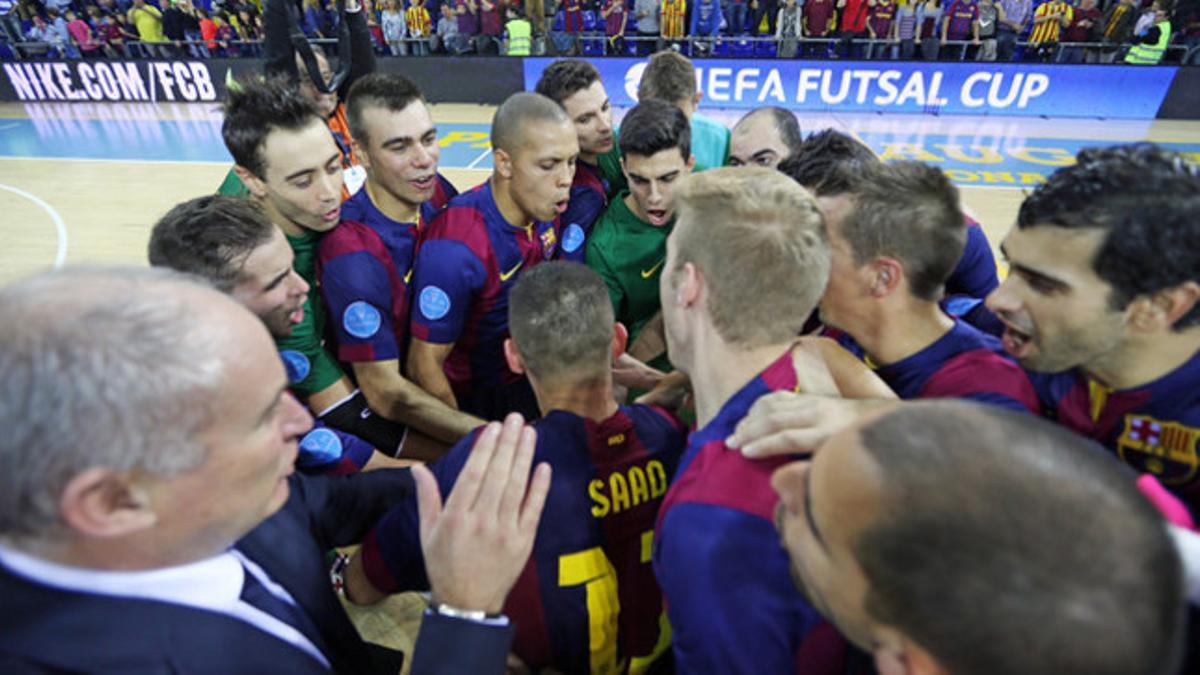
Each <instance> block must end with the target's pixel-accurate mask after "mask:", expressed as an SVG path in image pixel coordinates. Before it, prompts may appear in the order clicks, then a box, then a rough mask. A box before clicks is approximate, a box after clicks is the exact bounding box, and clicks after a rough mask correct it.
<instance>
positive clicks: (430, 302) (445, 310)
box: [418, 286, 450, 321]
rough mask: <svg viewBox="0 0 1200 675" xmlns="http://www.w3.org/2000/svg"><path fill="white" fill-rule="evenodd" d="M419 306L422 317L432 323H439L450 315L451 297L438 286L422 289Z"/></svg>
mask: <svg viewBox="0 0 1200 675" xmlns="http://www.w3.org/2000/svg"><path fill="white" fill-rule="evenodd" d="M418 304H420V306H421V314H422V316H424V317H425V318H426V319H429V320H430V321H437V320H438V319H440V318H442V317H444V316H446V315H447V314H449V313H450V296H449V295H446V291H443V290H442V289H440V288H438V287H437V286H426V287H425V288H422V289H421V296H420V301H419V303H418Z"/></svg>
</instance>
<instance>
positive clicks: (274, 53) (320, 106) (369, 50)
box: [217, 0, 375, 198]
mask: <svg viewBox="0 0 1200 675" xmlns="http://www.w3.org/2000/svg"><path fill="white" fill-rule="evenodd" d="M286 7H287V0H283V1H281V2H271V3H267V5H266V6H265V7H264V16H263V19H264V24H265V29H266V31H267V34H266V37H265V43H264V44H265V46H266V49H267V52H268V53H267V55H266V59H267V63H266V71H267V77H268V78H272V79H279V80H280V81H283V82H290V83H293V85H294V86H296V87H298V88H299V91H300V94H301V95H302V96H304V97H305V98H307V99H308V100H309V101H311V102H312V104H313V105H314V106H316V108H317V112H318V114H319V115H320V116H321V119H323V120H325V122H326V124H327V125H328V127H329V132H330V133H331V134H332V135H333V140H334V142H335V143H337V146H338V148H339V149H340V150H341V151H342V170H343V172H344V174H345V183H344V185H343V187H342V196H343V198H348V197H349V196H350V195H352V194H354V193H355V192H357V191H358V189H359V187H361V186H362V184H363V181H365V180H366V172H365V171H364V169H363V167H362V165H361V164H360V162H359V159H358V157H357V156H356V155H355V151H354V146H353V139H352V137H351V133H350V125H349V123H348V121H347V119H346V107H345V105H344V104H343V103H342V99H343V98H344V97H345V96H346V94H347V92H349V90H350V87H351V86H353V84H354V83H355V82H356V81H357V80H358V79H359V78H360V77H363V76H365V75H368V74H370V73H372V72H374V71H375V51H374V49H373V44H374V42H373V40H372V38H371V33H370V29H369V28H368V26H367V19H366V15H365V14H364V13H363V11H362V4H361V3H360V2H359V1H358V0H347V2H346V7H345V12H344V13H342V14H341V17H340V19H341V20H342V21H345V22H346V23H347V25H348V28H349V33H350V53H349V54H347V55H346V58H349V60H350V70H349V72H348V73H347V75H346V79H345V80H344V81H343V82H342V83H341V85H340V87H339V89H338V91H336V92H325V91H321V90H318V89H317V86H316V85H315V84H313V81H312V77H311V76H310V75H309V73H308V71H307V67H306V64H305V63H304V61H303V60H302V59H301V57H300V54H298V53H295V54H294V53H293V47H292V43H291V38H290V36H289V32H290V31H291V29H292V22H291V18H290V17H289V16H288V14H287V12H286ZM312 55H313V57H314V59H315V61H316V64H317V69H318V71H319V73H320V76H321V79H323V80H324V81H325V82H329V81H330V80H331V79H332V77H333V69H332V68H330V66H329V59H327V58H326V57H325V53H324V51H323V50H322V49H320V48H314V49H312ZM235 85H236V86H234V85H231V86H230V87H229V89H230V90H231V91H233V90H235V89H240V88H241V87H242V86H245V85H244V84H241V83H235ZM217 194H222V195H231V196H245V195H247V194H250V191H249V190H248V189H247V187H246V184H245V183H244V182H243V181H242V179H241V176H240V175H239V174H238V173H237V172H236V171H234V170H230V172H229V173H228V174H227V175H226V176H225V181H224V182H223V183H221V186H220V187H219V188H217Z"/></svg>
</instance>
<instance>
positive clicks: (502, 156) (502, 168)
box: [492, 148, 513, 179]
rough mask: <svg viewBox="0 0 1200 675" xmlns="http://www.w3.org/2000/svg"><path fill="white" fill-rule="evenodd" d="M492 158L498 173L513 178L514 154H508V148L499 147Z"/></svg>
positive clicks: (506, 177)
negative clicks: (501, 148)
mask: <svg viewBox="0 0 1200 675" xmlns="http://www.w3.org/2000/svg"><path fill="white" fill-rule="evenodd" d="M492 159H493V164H494V166H495V170H496V173H498V174H500V176H501V177H503V178H505V179H511V178H512V176H513V167H512V155H510V154H508V151H507V150H500V149H499V148H497V149H496V151H495V152H494V153H493V155H492Z"/></svg>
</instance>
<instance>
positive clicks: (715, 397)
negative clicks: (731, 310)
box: [688, 332, 792, 429]
mask: <svg viewBox="0 0 1200 675" xmlns="http://www.w3.org/2000/svg"><path fill="white" fill-rule="evenodd" d="M705 343H707V344H705ZM791 346H792V341H790V340H789V341H788V342H781V343H778V344H772V345H766V346H763V347H755V348H753V349H745V348H742V347H738V346H736V345H730V344H728V343H726V342H725V341H724V340H722V339H721V338H720V337H719V336H718V335H716V333H715V332H714V333H713V334H711V335H710V336H708V339H707V340H701V341H698V342H697V344H696V345H695V347H696V350H695V352H694V354H696V356H697V357H696V358H694V359H693V364H692V366H693V367H692V368H689V369H688V375H689V376H690V378H691V380H692V393H693V396H694V397H695V399H696V428H697V429H703V428H704V426H705V425H706V424H708V423H709V422H711V421H712V419H713V418H714V417H716V416H717V413H718V412H720V410H721V407H722V406H724V405H725V403H726V402H728V401H729V399H730V398H732V397H733V395H734V394H736V393H738V391H739V390H741V388H742V387H744V386H746V384H747V383H748V382H750V380H753V379H754V378H755V377H756V376H757V375H758V374H759V373H761V372H762V371H764V370H766V369H767V366H770V365H771V364H772V363H774V362H775V361H777V360H778V359H779V357H781V356H783V355H784V354H785V353H787V351H788V350H789V349H790V348H791Z"/></svg>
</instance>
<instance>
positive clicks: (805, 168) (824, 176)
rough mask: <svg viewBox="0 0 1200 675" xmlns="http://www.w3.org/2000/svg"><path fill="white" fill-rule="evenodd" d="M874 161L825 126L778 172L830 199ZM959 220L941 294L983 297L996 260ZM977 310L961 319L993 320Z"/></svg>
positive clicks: (978, 230) (972, 227)
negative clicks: (957, 249)
mask: <svg viewBox="0 0 1200 675" xmlns="http://www.w3.org/2000/svg"><path fill="white" fill-rule="evenodd" d="M875 164H879V158H878V157H877V156H876V155H875V153H874V152H872V151H871V149H870V148H868V147H867V146H865V145H863V144H862V143H861V142H859V141H858V140H857V139H855V138H853V137H851V136H848V135H846V134H843V133H841V132H839V131H834V130H833V129H825V130H823V131H819V132H817V133H815V134H813V135H811V136H809V137H808V138H806V139H804V142H803V143H801V144H800V147H799V148H798V149H797V150H796V152H795V153H794V154H793V155H792V156H791V157H790V158H788V160H787V161H785V162H782V163H781V164H780V165H779V170H780V171H782V172H784V173H785V174H787V175H788V176H791V177H792V178H793V179H794V180H796V182H798V183H800V184H801V185H803V186H804V187H806V188H808V189H810V190H812V191H813V192H814V193H816V194H817V196H818V197H831V196H835V195H837V194H841V193H844V192H849V191H851V190H852V189H854V187H855V186H856V185H857V183H858V182H859V181H860V178H859V176H860V174H861V173H862V170H863V169H864V168H865V167H867V166H870V165H875ZM963 219H964V221H965V222H966V224H967V245H966V247H965V248H964V249H963V252H962V257H960V258H959V259H958V264H957V265H956V266H955V268H954V271H953V272H951V273H950V276H949V277H948V278H947V279H946V295H947V296H967V297H968V298H974V299H976V300H983V298H985V297H987V294H988V293H990V292H991V291H992V290H993V289H995V288H996V286H997V284H999V283H1000V282H999V279H997V277H996V258H995V256H993V255H992V247H991V245H990V244H988V240H987V235H986V234H985V233H984V231H983V228H982V227H980V226H979V223H978V222H976V221H975V220H974V219H973V218H971V217H970V216H968V215H966V214H963ZM960 304H961V306H962V307H963V308H962V309H959V310H958V311H956V312H955V314H960V313H961V314H966V313H967V312H968V311H971V310H974V311H975V312H976V314H979V313H980V312H979V311H978V310H982V309H983V308H982V306H981V304H980V303H978V302H974V303H971V302H966V303H960ZM976 314H972V315H971V316H969V317H968V316H964V319H966V320H967V321H969V322H970V323H972V324H973V325H976V326H979V327H980V328H983V329H984V330H987V329H988V328H989V327H990V326H992V325H993V324H994V319H993V318H992V317H988V316H986V314H985V313H984V315H983V316H981V317H977V316H976Z"/></svg>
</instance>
